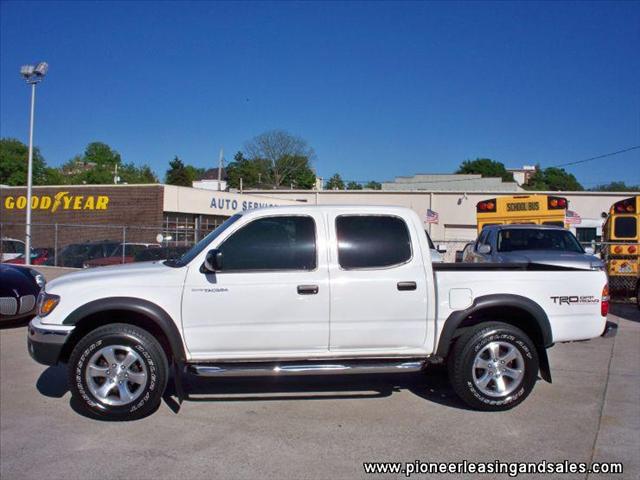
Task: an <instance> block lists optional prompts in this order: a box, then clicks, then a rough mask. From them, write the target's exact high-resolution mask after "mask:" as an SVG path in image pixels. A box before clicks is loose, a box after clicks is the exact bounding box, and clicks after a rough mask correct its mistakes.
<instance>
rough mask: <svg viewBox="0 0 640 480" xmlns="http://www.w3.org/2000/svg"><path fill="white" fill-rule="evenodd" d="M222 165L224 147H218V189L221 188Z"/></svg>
mask: <svg viewBox="0 0 640 480" xmlns="http://www.w3.org/2000/svg"><path fill="white" fill-rule="evenodd" d="M223 165H224V148H221V149H220V157H219V158H218V191H220V190H222V184H221V182H222V167H223Z"/></svg>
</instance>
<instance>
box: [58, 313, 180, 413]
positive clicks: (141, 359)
mask: <svg viewBox="0 0 640 480" xmlns="http://www.w3.org/2000/svg"><path fill="white" fill-rule="evenodd" d="M68 368H69V388H70V390H71V394H72V395H73V397H74V398H75V399H76V400H77V401H78V402H79V404H80V405H81V407H82V408H83V409H85V410H87V411H88V412H90V413H93V414H96V415H99V416H104V417H105V418H109V419H113V420H131V419H135V418H140V417H144V416H146V415H148V414H150V413H152V412H153V411H154V410H155V409H156V408H157V406H158V405H159V403H160V401H161V400H162V395H163V393H164V390H165V387H166V385H167V374H168V364H167V357H166V355H165V353H164V350H163V349H162V346H161V345H160V344H159V343H158V341H157V340H156V339H155V338H153V336H151V335H150V334H149V333H148V332H147V331H145V330H143V329H141V328H138V327H136V326H133V325H128V324H123V323H115V324H111V325H105V326H103V327H99V328H97V329H95V330H93V331H91V332H90V333H88V334H87V335H86V336H85V337H83V338H82V339H81V340H80V341H79V342H78V344H77V345H76V346H75V348H74V349H73V352H72V353H71V356H70V358H69V367H68Z"/></svg>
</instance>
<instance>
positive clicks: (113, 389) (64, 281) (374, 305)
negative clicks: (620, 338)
mask: <svg viewBox="0 0 640 480" xmlns="http://www.w3.org/2000/svg"><path fill="white" fill-rule="evenodd" d="M607 308H608V289H607V278H606V276H605V273H604V272H603V271H599V270H594V271H588V270H574V269H572V268H566V267H557V266H555V267H554V266H548V265H537V264H533V263H527V264H445V263H432V262H431V256H430V251H429V242H428V238H427V235H426V234H425V232H424V226H423V224H422V222H421V220H420V218H419V217H418V216H417V215H416V214H415V213H414V212H413V211H411V210H409V209H405V208H399V207H363V206H286V207H276V208H265V209H258V210H252V211H247V212H245V213H243V214H239V215H235V216H233V217H231V218H230V219H228V220H227V221H226V222H225V223H224V224H223V225H221V226H220V227H218V228H217V229H216V230H214V231H213V232H212V233H211V234H209V235H208V236H207V237H206V238H204V239H203V240H202V241H201V242H200V243H198V244H197V245H196V246H195V247H194V248H193V249H192V250H190V251H189V252H187V253H186V254H185V255H184V256H183V257H181V258H180V259H175V260H168V261H157V262H149V263H142V264H129V265H123V266H114V267H105V268H97V269H92V270H88V271H82V272H79V273H74V274H70V275H66V276H63V277H61V278H59V279H56V280H54V281H52V282H51V283H49V284H48V285H47V286H46V292H43V293H42V294H41V297H40V299H39V313H38V316H37V317H35V318H34V319H33V320H32V322H31V324H30V325H29V329H28V331H29V333H28V344H29V351H30V353H31V355H32V356H33V358H34V359H36V360H37V361H39V362H41V363H44V364H48V365H51V364H56V363H58V362H63V363H67V364H68V369H69V383H70V388H71V392H72V394H73V395H74V397H76V398H77V399H78V400H79V401H80V403H81V404H82V405H83V406H84V408H86V409H88V410H90V411H92V412H95V413H98V414H101V415H105V416H108V417H112V418H133V417H138V416H144V415H147V414H149V413H150V412H152V411H153V410H154V409H155V408H156V407H157V405H158V404H159V402H160V400H161V397H162V394H163V392H164V390H165V387H166V385H167V381H168V377H169V368H170V367H171V368H174V369H175V373H176V374H175V378H176V387H177V388H176V390H177V392H178V395H179V396H180V397H182V396H183V393H182V390H183V389H182V386H181V381H180V378H181V375H180V374H181V372H183V371H184V370H185V369H188V370H189V371H190V372H191V373H193V374H195V375H201V376H252V375H301V374H332V373H338V374H342V373H378V372H380V373H383V372H384V373H388V372H398V373H401V372H412V371H420V370H423V369H424V368H425V367H426V366H427V365H428V364H429V363H431V362H435V363H440V362H442V361H446V362H447V365H448V369H449V375H450V379H451V382H452V385H453V387H454V389H455V391H456V392H457V394H458V395H459V396H460V397H461V398H462V399H463V400H464V401H465V402H466V403H467V404H468V405H470V406H471V407H473V408H476V409H482V410H505V409H508V408H512V407H514V406H515V405H517V404H519V403H520V402H521V401H523V400H524V399H525V398H526V397H527V395H528V394H529V393H530V392H531V390H532V388H533V386H534V384H535V382H536V380H537V378H538V372H540V375H541V376H542V378H544V379H545V380H547V381H550V380H551V374H550V368H549V363H548V360H547V354H546V349H547V348H548V347H550V346H552V345H553V344H554V343H555V342H563V341H571V340H585V339H589V338H594V337H597V336H599V335H601V334H602V333H603V331H604V329H605V322H606V315H607Z"/></svg>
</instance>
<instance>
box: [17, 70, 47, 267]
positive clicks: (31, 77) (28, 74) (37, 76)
mask: <svg viewBox="0 0 640 480" xmlns="http://www.w3.org/2000/svg"><path fill="white" fill-rule="evenodd" d="M47 70H49V65H48V64H47V62H40V63H38V64H37V65H35V66H34V65H23V66H22V67H21V68H20V75H22V78H24V79H25V81H26V82H27V83H28V84H29V85H31V118H30V120H29V164H28V165H29V166H28V168H27V225H26V229H25V242H24V243H25V248H24V264H25V265H31V185H32V183H33V179H32V177H33V117H34V114H35V108H36V85H37V84H38V83H40V82H41V81H42V80H43V79H44V76H45V75H46V74H47Z"/></svg>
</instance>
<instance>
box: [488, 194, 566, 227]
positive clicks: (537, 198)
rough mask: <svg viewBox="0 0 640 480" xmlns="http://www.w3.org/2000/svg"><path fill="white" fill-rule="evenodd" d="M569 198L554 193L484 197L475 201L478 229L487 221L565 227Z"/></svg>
mask: <svg viewBox="0 0 640 480" xmlns="http://www.w3.org/2000/svg"><path fill="white" fill-rule="evenodd" d="M568 205H569V202H568V201H567V199H566V198H564V197H557V196H555V195H512V196H508V197H497V198H489V199H487V200H482V201H480V202H478V204H477V205H476V212H477V219H478V233H480V231H482V229H483V228H484V227H486V226H488V225H505V224H511V223H532V224H537V225H557V226H560V227H566V225H565V215H566V213H567V207H568Z"/></svg>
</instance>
